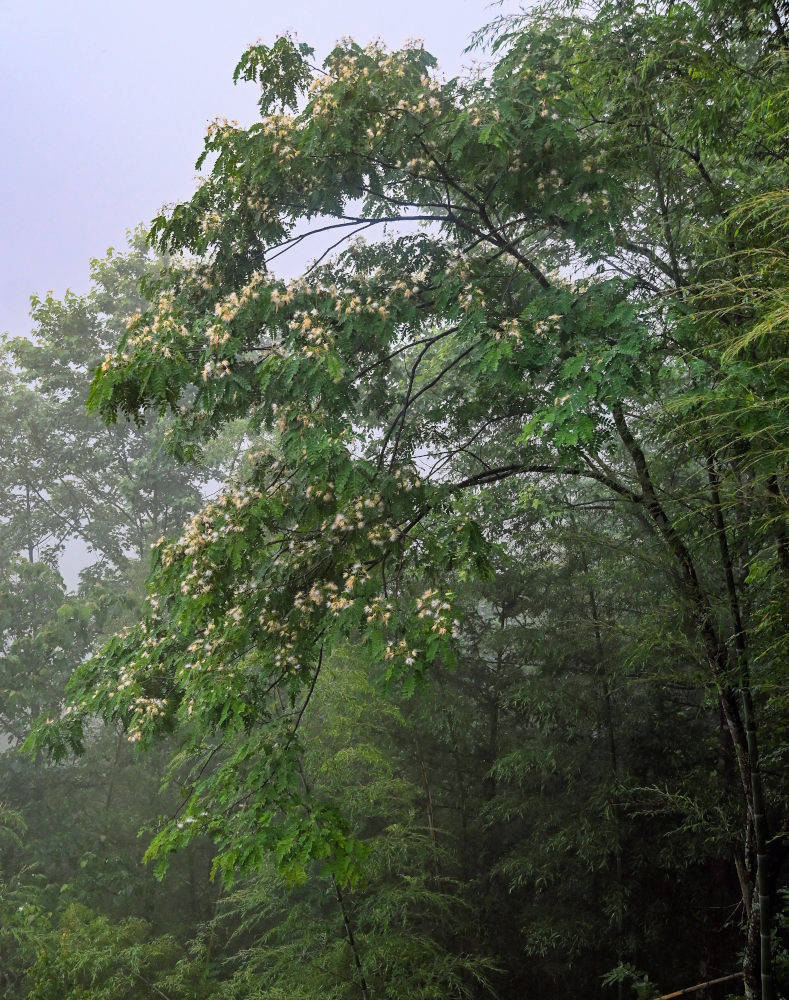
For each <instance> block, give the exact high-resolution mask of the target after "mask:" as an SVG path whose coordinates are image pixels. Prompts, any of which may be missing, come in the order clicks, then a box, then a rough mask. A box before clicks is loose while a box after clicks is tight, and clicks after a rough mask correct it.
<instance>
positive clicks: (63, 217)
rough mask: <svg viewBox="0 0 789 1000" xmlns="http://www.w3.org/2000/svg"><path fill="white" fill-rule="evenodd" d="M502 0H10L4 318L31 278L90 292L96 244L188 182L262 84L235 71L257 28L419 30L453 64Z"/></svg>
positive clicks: (307, 32) (120, 236)
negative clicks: (211, 136) (206, 147)
mask: <svg viewBox="0 0 789 1000" xmlns="http://www.w3.org/2000/svg"><path fill="white" fill-rule="evenodd" d="M515 7H516V5H515V4H512V3H510V4H509V5H507V6H506V7H505V9H514V8H515ZM499 12H500V8H499V6H498V5H491V4H489V3H487V2H486V0H442V2H430V0H428V2H425V0H421V2H420V0H398V2H397V3H381V4H376V3H370V2H366V0H336V2H331V3H318V2H316V0H290V2H288V3H286V4H283V5H278V4H273V3H263V2H260V0H257V2H255V0H226V2H225V3H223V4H221V5H220V4H218V3H216V2H214V0H212V2H208V0H189V2H187V0H138V2H136V3H133V4H128V3H107V2H106V0H71V2H69V3H63V2H61V0H57V2H56V0H32V2H21V0H5V2H4V3H3V4H2V30H1V31H0V124H1V126H2V136H3V149H4V155H3V160H2V167H0V184H1V186H2V187H1V190H0V232H2V261H1V262H0V331H3V330H6V331H8V332H10V333H13V334H24V333H26V332H27V330H28V329H29V320H28V312H29V298H30V295H31V294H33V293H37V294H44V293H46V292H47V291H48V290H50V289H51V290H53V291H54V292H55V294H56V295H58V296H60V295H62V294H63V293H64V292H65V290H66V288H71V289H72V290H74V291H76V292H78V293H82V292H85V291H87V289H88V261H89V259H90V258H91V257H100V256H103V255H104V253H105V251H106V249H107V248H108V247H109V246H115V247H122V246H123V244H124V241H125V232H126V230H127V229H129V228H131V227H133V226H135V225H136V224H137V223H139V222H144V223H147V222H149V221H150V219H151V218H153V216H154V215H155V214H156V213H157V212H158V210H159V209H160V207H161V206H162V205H163V204H165V203H169V202H173V201H177V200H181V199H184V198H186V197H188V196H189V194H190V193H191V191H192V189H193V185H194V173H195V172H194V162H195V160H196V158H197V156H198V155H199V153H200V151H201V148H202V139H203V135H204V132H205V126H206V124H207V122H208V121H210V120H211V119H212V118H214V117H215V116H217V115H224V116H225V117H227V118H231V119H232V118H235V119H238V120H239V121H241V122H245V121H250V120H251V119H252V118H253V116H254V115H255V112H256V104H255V102H256V88H255V87H254V86H252V85H250V84H245V85H240V86H238V87H234V86H233V83H232V73H233V68H234V66H235V64H236V62H237V61H238V58H239V56H240V55H241V53H242V51H243V50H244V49H245V48H246V46H247V45H249V44H250V43H251V42H254V41H256V40H257V39H258V38H262V39H263V40H264V41H273V40H274V39H275V37H276V36H277V34H280V33H282V32H284V31H291V32H295V33H296V34H297V35H298V37H299V39H300V40H302V41H306V42H308V43H309V44H311V45H312V46H314V48H315V50H316V58H318V59H319V60H322V59H323V58H324V57H325V55H326V54H327V53H328V51H329V50H330V49H331V47H332V45H333V44H334V42H335V41H336V40H337V39H338V38H340V37H342V36H345V35H351V36H353V37H354V38H356V39H357V40H359V41H360V42H363V43H364V42H367V41H369V40H371V39H372V38H377V37H380V38H382V39H384V41H385V42H386V43H387V44H389V45H390V46H393V47H396V46H398V45H401V44H402V43H403V42H404V41H405V40H406V38H409V37H410V38H414V37H419V38H423V39H424V40H425V44H426V46H427V47H428V48H429V49H430V50H431V51H432V52H433V53H434V54H435V55H437V56H438V57H439V59H440V61H441V65H442V68H444V70H445V71H446V72H448V73H450V74H454V73H457V72H458V71H460V69H461V67H462V66H463V65H467V64H469V62H470V61H471V58H472V57H471V56H468V55H466V56H464V55H463V49H464V48H465V47H466V45H467V44H468V41H469V37H470V35H471V33H472V32H473V31H474V30H475V29H477V28H479V27H481V26H482V25H483V24H485V23H487V22H488V21H490V20H492V19H493V18H495V17H496V16H497V14H498V13H499Z"/></svg>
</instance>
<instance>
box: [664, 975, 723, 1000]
mask: <svg viewBox="0 0 789 1000" xmlns="http://www.w3.org/2000/svg"><path fill="white" fill-rule="evenodd" d="M731 979H742V973H741V972H732V974H731V975H730V976H721V977H720V979H708V980H707V982H706V983H696V985H695V986H686V987H685V989H684V990H677V991H676V993H664V994H663V996H660V997H655V1000H673V997H684V996H685V995H686V994H688V993H695V992H696V990H704V989H706V988H707V987H708V986H715V985H716V984H717V983H728V982H729V981H730V980H731Z"/></svg>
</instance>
